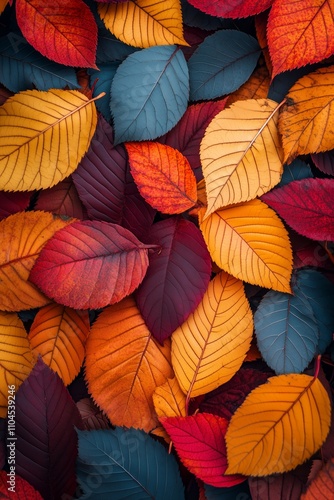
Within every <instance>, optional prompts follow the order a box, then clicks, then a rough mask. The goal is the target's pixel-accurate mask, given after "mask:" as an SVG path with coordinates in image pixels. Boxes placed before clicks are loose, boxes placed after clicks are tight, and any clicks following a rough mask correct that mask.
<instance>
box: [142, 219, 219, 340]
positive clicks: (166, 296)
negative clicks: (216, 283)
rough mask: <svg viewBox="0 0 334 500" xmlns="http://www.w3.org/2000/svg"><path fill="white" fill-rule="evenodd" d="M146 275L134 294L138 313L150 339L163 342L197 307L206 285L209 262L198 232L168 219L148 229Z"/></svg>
mask: <svg viewBox="0 0 334 500" xmlns="http://www.w3.org/2000/svg"><path fill="white" fill-rule="evenodd" d="M148 242H149V243H153V244H157V245H161V251H159V252H154V253H152V254H151V255H149V259H150V264H149V268H148V271H147V273H146V276H145V278H144V280H143V282H142V284H141V285H140V287H139V289H138V291H137V292H136V301H137V305H138V307H139V309H140V312H141V314H142V316H143V318H144V320H145V322H146V324H147V326H148V328H149V330H150V331H151V333H152V334H153V336H154V337H155V338H156V339H157V340H158V341H159V342H160V343H163V342H164V340H165V339H167V338H168V337H169V336H170V335H171V334H172V333H173V331H174V330H176V328H177V327H178V326H179V325H181V324H182V323H183V322H184V321H185V320H186V318H187V317H188V316H189V314H190V313H192V311H193V310H194V309H195V308H196V307H197V305H198V303H199V302H200V300H201V299H202V297H203V295H204V292H205V290H206V289H207V286H208V284H209V279H210V274H211V259H210V256H209V253H208V250H207V247H206V245H205V243H204V240H203V236H202V234H201V232H200V231H199V229H198V228H197V227H196V226H195V224H193V223H192V222H190V221H187V220H185V219H182V218H179V217H171V218H169V219H166V220H164V221H161V222H158V223H156V224H154V225H153V226H152V229H151V231H150V233H149V238H148Z"/></svg>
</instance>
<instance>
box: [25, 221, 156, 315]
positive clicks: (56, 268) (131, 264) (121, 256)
mask: <svg viewBox="0 0 334 500" xmlns="http://www.w3.org/2000/svg"><path fill="white" fill-rule="evenodd" d="M68 227H69V226H68ZM71 228H72V229H71V230H70V231H63V230H60V231H57V233H56V234H55V235H54V237H53V238H51V239H50V240H49V241H48V242H47V243H46V245H45V246H44V247H43V249H42V251H41V253H40V255H39V257H38V259H37V262H36V264H35V265H34V267H33V269H32V271H31V273H30V276H29V279H30V280H31V281H32V282H33V283H34V284H35V285H37V286H38V287H40V288H41V290H43V291H44V293H45V294H46V295H48V296H49V297H51V298H53V299H54V300H55V301H56V302H58V303H59V304H63V305H65V306H69V307H72V308H73V309H89V308H91V309H98V308H100V307H105V306H107V305H108V304H114V303H115V302H119V301H120V300H121V299H122V298H124V297H125V296H127V295H129V294H131V293H132V292H133V291H134V290H135V288H137V286H138V285H139V284H140V283H141V281H142V279H143V278H144V275H145V273H146V270H147V266H148V256H147V253H148V250H147V248H148V247H147V246H145V245H144V244H142V243H141V242H140V241H139V240H138V239H137V238H136V237H135V236H134V235H133V234H132V233H130V231H128V230H127V229H124V228H123V227H121V226H118V225H116V224H109V223H107V222H99V221H83V222H74V223H73V224H71Z"/></svg>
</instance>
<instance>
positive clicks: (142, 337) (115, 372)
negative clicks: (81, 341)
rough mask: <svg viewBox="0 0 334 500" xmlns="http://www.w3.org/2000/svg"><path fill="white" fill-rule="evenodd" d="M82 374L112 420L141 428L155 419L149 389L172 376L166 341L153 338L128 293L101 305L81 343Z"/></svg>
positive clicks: (152, 425)
mask: <svg viewBox="0 0 334 500" xmlns="http://www.w3.org/2000/svg"><path fill="white" fill-rule="evenodd" d="M85 366H86V380H87V383H88V390H89V392H90V394H91V395H92V397H93V398H94V400H95V402H96V403H97V405H98V406H99V407H100V408H101V409H102V410H103V411H104V412H105V413H106V414H107V416H108V417H109V419H110V421H111V423H112V424H113V425H120V426H126V427H135V428H137V429H143V430H145V431H146V432H149V431H151V430H152V429H154V428H155V427H156V426H157V425H158V423H159V422H158V420H157V415H156V413H155V411H154V405H153V398H152V396H153V393H154V391H155V389H156V388H157V387H158V386H160V385H162V384H164V383H165V382H166V381H167V379H168V378H172V377H173V376H174V374H173V370H172V366H171V362H170V342H168V341H167V342H165V345H164V346H161V345H160V344H158V343H157V342H156V341H155V340H154V339H153V337H152V335H151V334H150V332H149V330H148V328H147V326H146V325H145V322H144V320H143V318H142V316H141V314H140V312H139V310H138V308H137V306H136V303H135V301H134V299H133V297H127V298H125V299H123V300H122V301H121V302H119V303H118V304H115V305H112V306H109V307H107V308H106V309H104V311H103V312H102V313H101V314H100V316H99V317H98V318H97V320H96V321H95V323H94V324H93V326H92V328H91V331H90V334H89V337H88V340H87V344H86V364H85Z"/></svg>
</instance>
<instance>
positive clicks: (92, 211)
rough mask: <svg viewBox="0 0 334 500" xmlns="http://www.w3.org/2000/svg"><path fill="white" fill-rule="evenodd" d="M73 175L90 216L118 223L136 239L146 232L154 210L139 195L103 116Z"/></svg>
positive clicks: (126, 163) (121, 147)
mask: <svg viewBox="0 0 334 500" xmlns="http://www.w3.org/2000/svg"><path fill="white" fill-rule="evenodd" d="M72 177H73V181H74V184H75V186H76V188H77V190H78V193H79V197H80V199H81V201H82V203H83V204H84V205H85V207H86V209H87V212H88V216H89V217H90V218H91V219H96V220H103V221H106V222H113V223H114V224H119V225H120V226H123V227H125V228H126V229H129V230H130V231H131V232H133V234H135V236H137V238H139V239H141V238H142V236H143V235H144V234H146V233H147V231H148V228H149V227H150V226H151V224H152V222H153V219H154V215H155V213H156V211H155V210H154V209H153V208H152V207H150V206H149V205H148V204H147V203H146V202H145V200H144V199H143V198H142V197H141V196H140V194H139V192H138V189H137V186H136V184H135V183H134V180H133V178H132V176H131V174H130V169H129V164H128V161H127V155H126V152H125V149H124V147H123V146H122V145H117V146H114V137H113V130H112V128H111V126H110V125H109V124H108V123H107V122H106V120H105V119H104V118H103V117H102V116H100V117H99V121H98V125H97V128H96V132H95V135H94V137H93V139H92V141H91V144H90V148H89V150H88V152H87V154H86V155H85V156H84V158H83V159H82V161H81V163H80V164H79V167H78V168H77V170H76V171H75V172H74V173H73V176H72Z"/></svg>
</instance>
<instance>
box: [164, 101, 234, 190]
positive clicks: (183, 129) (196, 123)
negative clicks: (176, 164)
mask: <svg viewBox="0 0 334 500" xmlns="http://www.w3.org/2000/svg"><path fill="white" fill-rule="evenodd" d="M226 101H227V98H226V99H221V100H219V101H209V102H203V103H200V104H192V105H191V106H189V107H188V109H187V111H186V112H185V114H184V115H183V117H182V118H181V120H180V121H179V122H178V124H177V125H176V126H175V127H174V128H173V129H172V130H171V131H170V132H168V134H166V135H164V136H162V137H161V138H160V139H159V142H161V143H162V144H167V145H168V146H171V147H173V148H175V149H178V150H179V151H180V152H181V153H182V154H183V155H184V156H185V157H186V158H187V159H188V161H189V163H190V165H191V168H192V169H193V170H194V173H195V175H196V179H197V181H200V180H201V179H202V178H203V174H202V168H201V161H200V157H199V147H200V142H201V140H202V138H203V136H204V132H205V129H206V128H207V126H208V125H209V123H210V122H211V120H212V119H213V117H214V116H215V115H216V114H217V113H219V112H220V111H222V110H223V109H224V107H225V104H226Z"/></svg>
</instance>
